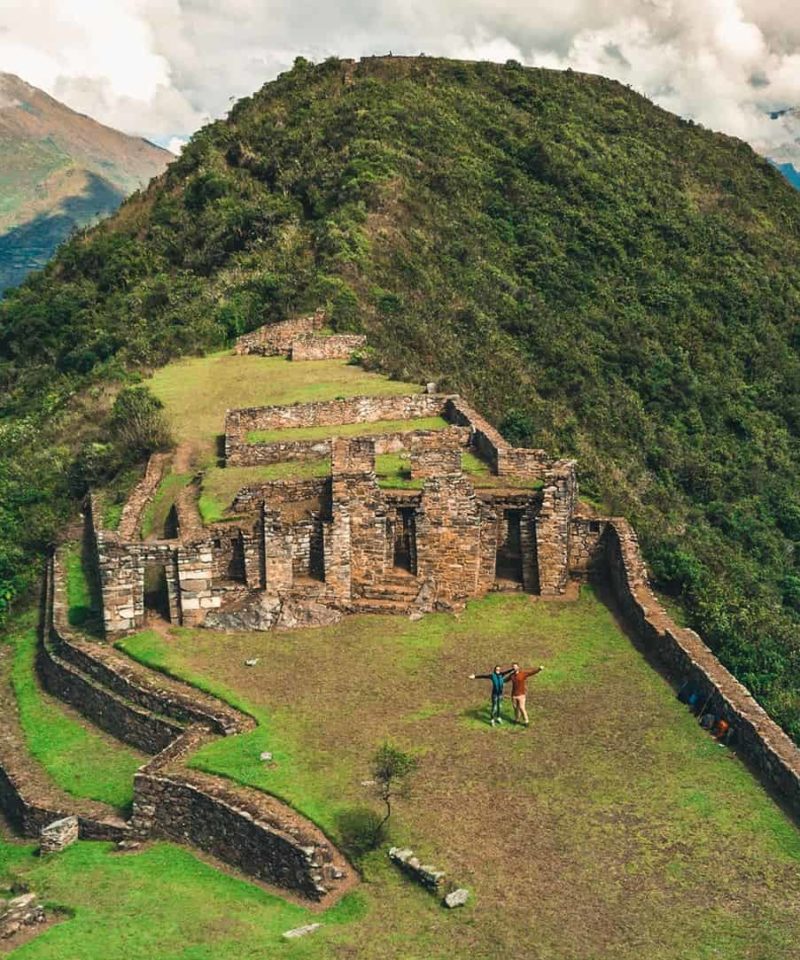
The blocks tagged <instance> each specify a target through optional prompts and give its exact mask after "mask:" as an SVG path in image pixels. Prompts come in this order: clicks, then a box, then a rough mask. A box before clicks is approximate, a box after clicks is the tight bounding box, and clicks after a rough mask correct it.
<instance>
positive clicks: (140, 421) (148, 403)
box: [109, 386, 174, 460]
mask: <svg viewBox="0 0 800 960" xmlns="http://www.w3.org/2000/svg"><path fill="white" fill-rule="evenodd" d="M163 406H164V405H163V404H162V403H161V401H160V400H159V399H158V397H155V396H154V395H153V394H152V393H151V392H150V390H149V389H148V388H147V387H145V386H136V387H125V388H123V389H122V390H120V392H119V394H117V398H116V400H115V401H114V406H113V407H112V409H111V417H110V420H109V425H110V428H111V435H112V436H113V437H114V440H115V441H116V443H117V445H118V447H119V448H120V449H122V450H123V451H125V452H126V454H127V458H128V459H129V460H140V459H143V458H144V457H147V456H149V455H150V454H151V453H155V452H156V451H158V450H169V449H170V448H171V447H172V446H174V440H173V438H172V432H171V430H170V427H169V424H168V423H167V419H166V417H165V416H164V410H163Z"/></svg>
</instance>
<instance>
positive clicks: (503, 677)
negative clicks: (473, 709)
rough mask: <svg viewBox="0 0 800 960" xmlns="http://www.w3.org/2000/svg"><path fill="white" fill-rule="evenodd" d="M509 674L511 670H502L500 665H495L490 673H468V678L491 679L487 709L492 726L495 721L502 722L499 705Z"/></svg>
mask: <svg viewBox="0 0 800 960" xmlns="http://www.w3.org/2000/svg"><path fill="white" fill-rule="evenodd" d="M510 676H511V670H503V669H502V668H501V667H500V666H496V667H495V668H494V670H493V671H492V672H491V673H478V674H475V673H471V674H470V675H469V679H470V680H491V681H492V702H491V707H490V709H489V718H490V722H491V725H492V726H494V725H495V724H496V723H502V722H503V718H502V717H501V716H500V707H501V705H502V702H503V687H504V686H505V683H506V681H507V680H508V678H509V677H510Z"/></svg>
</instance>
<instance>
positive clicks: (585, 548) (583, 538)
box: [569, 514, 608, 580]
mask: <svg viewBox="0 0 800 960" xmlns="http://www.w3.org/2000/svg"><path fill="white" fill-rule="evenodd" d="M607 525H608V520H607V518H605V517H593V516H588V515H583V514H581V515H575V516H573V518H572V524H571V532H570V541H569V573H570V576H571V577H573V578H575V579H576V580H587V579H589V577H591V575H592V574H593V573H594V572H595V571H597V570H599V569H600V568H601V567H602V562H603V552H602V550H601V549H600V544H601V543H602V540H603V534H604V533H605V529H606V526H607Z"/></svg>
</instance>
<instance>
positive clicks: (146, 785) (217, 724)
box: [0, 558, 350, 900]
mask: <svg viewBox="0 0 800 960" xmlns="http://www.w3.org/2000/svg"><path fill="white" fill-rule="evenodd" d="M59 571H60V566H59V563H58V558H56V559H55V560H54V561H53V562H52V563H51V564H50V565H49V568H48V577H47V600H46V604H45V607H46V610H45V643H44V645H43V650H42V657H41V663H42V664H43V665H44V671H45V673H46V676H47V684H48V687H49V689H51V691H52V692H53V693H54V694H56V695H58V696H61V697H62V699H65V700H67V701H68V702H73V703H74V704H75V706H76V707H78V708H79V709H81V710H82V711H83V712H85V713H86V714H87V716H89V717H90V718H91V719H92V720H95V721H96V722H98V723H100V725H102V726H103V727H104V728H105V729H107V730H109V732H111V733H113V734H114V735H116V736H118V737H119V738H120V739H122V740H124V741H126V742H129V743H133V744H134V745H136V746H139V747H141V748H142V749H145V750H146V752H150V753H156V751H158V752H157V753H156V756H155V757H154V759H153V760H152V761H150V762H149V763H148V764H146V765H145V766H143V767H141V768H140V769H139V771H138V772H137V774H136V776H135V779H134V811H133V819H132V821H131V825H130V826H129V825H127V824H124V823H121V822H120V823H117V824H113V823H112V824H110V825H109V824H99V825H94V824H93V823H88V824H84V825H83V832H82V836H90V835H94V836H97V838H102V839H115V840H116V839H122V838H123V837H125V836H129V835H130V833H131V830H132V831H133V832H134V833H135V835H137V836H140V837H147V836H151V835H154V836H161V837H166V838H169V839H172V840H176V841H178V842H180V843H191V844H194V845H195V846H197V847H199V848H200V849H202V850H205V851H206V852H208V853H211V854H212V855H214V856H218V857H220V859H222V860H224V861H225V862H226V863H228V864H230V865H231V866H234V867H237V868H239V869H241V870H243V871H244V872H245V873H247V874H249V875H250V876H254V877H256V878H258V879H261V880H265V881H267V882H270V883H275V884H278V885H280V886H283V887H286V888H288V889H291V890H294V891H296V892H298V893H300V894H301V895H303V896H306V897H308V898H310V899H314V900H322V899H324V898H326V897H327V896H328V895H329V894H330V893H331V892H332V891H333V890H335V885H336V882H337V881H339V880H341V879H343V878H344V877H345V876H346V875H347V874H348V873H349V872H350V871H349V867H348V865H347V864H346V862H345V861H344V859H343V858H342V857H341V855H340V854H339V853H338V852H337V851H336V850H335V848H333V847H332V845H331V844H330V843H329V842H328V840H327V839H326V838H325V837H324V836H323V834H322V833H321V832H320V831H319V830H318V829H317V828H316V827H315V826H314V825H313V824H311V823H309V822H308V821H306V820H305V819H304V818H302V817H300V816H298V815H297V814H295V813H294V811H292V810H291V809H290V808H288V807H286V806H285V805H284V804H282V803H281V802H280V801H278V800H276V799H275V798H273V797H269V796H268V795H266V794H261V793H259V792H258V791H255V790H251V789H248V788H244V787H237V786H235V785H233V784H231V783H229V782H228V781H225V780H224V779H223V778H220V777H215V776H211V775H208V774H203V773H200V772H198V771H192V770H189V769H186V768H184V767H183V766H182V765H181V764H182V762H183V761H184V760H185V759H186V758H187V756H188V755H189V754H190V753H191V752H193V751H194V750H196V749H197V748H198V747H199V746H201V745H202V743H204V742H206V741H207V740H208V739H210V738H211V737H212V736H214V735H216V734H218V733H225V734H227V733H240V732H243V731H244V730H246V729H249V728H252V726H253V721H252V720H251V719H250V718H248V717H245V716H244V715H242V714H240V713H238V712H237V711H235V710H233V709H232V708H230V707H227V706H226V705H224V704H222V703H220V702H219V701H217V700H215V699H214V698H212V697H209V696H207V695H206V694H203V693H201V692H199V691H194V690H192V689H191V688H189V687H184V685H183V684H180V683H178V682H176V681H172V680H169V679H167V678H164V677H160V676H159V675H157V674H153V673H152V672H151V671H148V670H145V669H143V668H139V667H137V666H134V665H131V664H129V663H127V662H126V661H124V660H123V659H122V658H120V657H119V656H118V655H117V654H115V653H114V652H113V651H110V650H109V649H108V648H107V647H104V646H102V645H100V644H93V643H91V642H90V641H87V640H83V639H81V638H78V637H76V636H73V635H72V634H71V633H70V631H69V628H68V627H67V625H66V619H65V617H66V609H65V606H64V598H63V585H62V583H61V578H60V576H59ZM68 658H69V659H68ZM71 661H74V662H75V663H80V664H81V665H82V666H83V667H84V668H85V669H86V670H87V671H90V672H91V674H92V676H89V675H88V674H85V675H84V674H83V673H82V671H81V670H79V669H78V668H77V667H75V666H74V665H73V662H71ZM93 677H96V678H103V680H105V681H107V682H108V686H106V685H105V684H104V683H101V682H98V681H96V680H95V679H93ZM78 678H79V679H80V682H81V684H82V687H81V693H82V696H81V697H79V698H77V699H73V692H74V690H75V688H76V686H75V685H76V680H77V679H78ZM120 690H124V691H125V692H126V693H128V694H130V695H131V696H132V697H136V698H137V699H138V701H139V702H144V703H146V704H147V705H148V707H151V706H156V707H157V712H158V716H156V715H155V713H149V716H148V711H147V710H144V709H142V708H141V707H140V706H139V705H138V704H137V703H134V702H131V701H127V700H125V699H123V697H121V696H120V695H119V694H118V693H117V692H116V691H120ZM87 691H88V693H87ZM175 714H179V715H180V716H181V717H185V718H187V719H189V720H191V722H192V725H191V726H190V727H188V728H186V727H184V726H182V725H181V724H180V723H178V722H175V723H172V722H171V721H169V720H166V719H165V718H166V717H167V716H170V715H175ZM131 718H137V719H139V720H141V722H143V723H145V722H149V723H150V724H151V727H150V730H151V734H152V738H151V739H150V740H145V742H141V737H140V730H139V729H138V728H137V727H136V726H135V723H133V722H132V720H131ZM167 730H168V731H169V737H168V739H167V742H164V741H163V738H162V734H163V733H164V732H165V731H167ZM19 795H20V791H19V790H18V789H16V787H15V784H14V782H13V780H12V779H11V778H10V777H8V776H6V775H5V773H4V772H3V770H2V768H1V767H0V802H2V803H3V805H4V808H5V807H7V808H8V809H9V811H10V812H11V814H12V815H13V816H15V818H16V819H17V820H22V821H23V822H25V823H26V824H27V829H28V830H29V831H33V830H34V829H36V830H38V828H39V827H40V826H42V825H44V823H49V822H51V821H52V820H55V819H59V818H60V817H61V816H65V815H68V812H65V811H63V810H49V809H48V810H46V811H38V808H35V807H34V806H32V805H30V804H28V805H27V807H24V806H22V807H21V806H20V800H19ZM92 831H94V833H92Z"/></svg>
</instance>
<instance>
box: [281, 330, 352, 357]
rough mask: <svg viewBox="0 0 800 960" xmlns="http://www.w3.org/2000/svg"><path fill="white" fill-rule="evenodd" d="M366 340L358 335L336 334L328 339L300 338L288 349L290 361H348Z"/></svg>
mask: <svg viewBox="0 0 800 960" xmlns="http://www.w3.org/2000/svg"><path fill="white" fill-rule="evenodd" d="M366 342H367V338H366V337H365V336H363V335H362V334H359V333H337V334H334V335H333V336H330V337H302V338H300V339H299V340H295V341H294V343H292V345H291V347H290V356H291V358H292V360H349V359H350V357H351V356H352V355H353V353H354V352H355V351H356V350H358V349H360V348H361V347H363V346H365V344H366Z"/></svg>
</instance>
